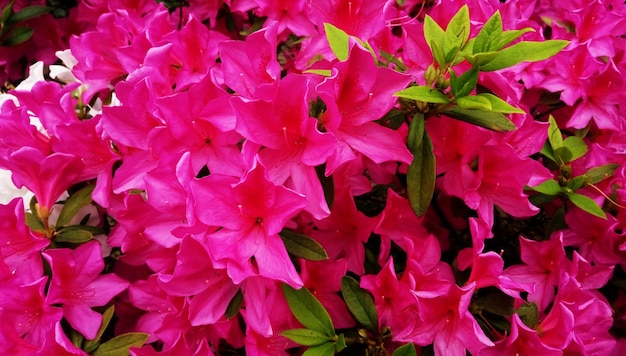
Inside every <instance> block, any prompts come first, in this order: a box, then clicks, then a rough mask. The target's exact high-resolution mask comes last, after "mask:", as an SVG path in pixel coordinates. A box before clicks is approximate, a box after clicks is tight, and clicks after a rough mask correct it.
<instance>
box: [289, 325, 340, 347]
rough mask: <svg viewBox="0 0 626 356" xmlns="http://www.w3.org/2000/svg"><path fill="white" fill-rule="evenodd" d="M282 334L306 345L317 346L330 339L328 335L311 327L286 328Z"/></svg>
mask: <svg viewBox="0 0 626 356" xmlns="http://www.w3.org/2000/svg"><path fill="white" fill-rule="evenodd" d="M280 334H281V335H282V336H284V337H286V338H287V339H289V340H291V341H293V342H295V343H298V344H300V345H304V346H317V345H321V344H324V343H327V342H328V341H329V338H328V336H327V335H325V334H323V333H320V332H319V331H315V330H311V329H291V330H285V331H283V332H282V333H280ZM331 341H332V340H331Z"/></svg>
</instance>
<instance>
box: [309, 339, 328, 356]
mask: <svg viewBox="0 0 626 356" xmlns="http://www.w3.org/2000/svg"><path fill="white" fill-rule="evenodd" d="M334 355H335V343H334V342H328V343H326V344H322V345H317V346H311V347H309V348H308V349H307V350H306V351H304V353H303V354H302V356H334Z"/></svg>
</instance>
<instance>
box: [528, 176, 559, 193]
mask: <svg viewBox="0 0 626 356" xmlns="http://www.w3.org/2000/svg"><path fill="white" fill-rule="evenodd" d="M530 188H531V189H533V190H534V191H536V192H539V193H543V194H546V195H559V194H561V186H560V185H559V183H557V181H555V180H554V179H548V180H547V181H545V182H543V183H541V184H539V185H537V186H535V187H530Z"/></svg>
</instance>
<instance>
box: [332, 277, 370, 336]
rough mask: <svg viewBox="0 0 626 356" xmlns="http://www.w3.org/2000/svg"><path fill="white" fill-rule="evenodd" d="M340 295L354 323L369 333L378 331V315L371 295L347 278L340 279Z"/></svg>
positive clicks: (353, 280)
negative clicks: (352, 316)
mask: <svg viewBox="0 0 626 356" xmlns="http://www.w3.org/2000/svg"><path fill="white" fill-rule="evenodd" d="M341 294H342V295H343V300H345V301H346V305H347V306H348V310H350V312H351V313H352V315H354V318H355V319H356V321H357V322H359V324H361V325H363V326H364V327H366V328H367V329H369V330H371V331H378V314H377V313H376V305H375V304H374V298H373V297H372V295H371V294H369V292H367V291H366V290H364V289H362V288H361V287H360V286H359V282H357V281H356V280H355V279H354V278H352V277H349V276H344V277H343V278H341Z"/></svg>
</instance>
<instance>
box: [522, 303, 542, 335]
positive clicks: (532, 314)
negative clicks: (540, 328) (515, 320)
mask: <svg viewBox="0 0 626 356" xmlns="http://www.w3.org/2000/svg"><path fill="white" fill-rule="evenodd" d="M517 315H519V317H520V319H522V321H523V322H524V324H525V325H526V326H528V327H529V328H531V329H533V328H534V327H535V326H536V325H537V323H538V322H539V308H538V307H537V304H535V303H532V302H530V303H529V302H526V303H524V304H522V305H520V307H519V308H517Z"/></svg>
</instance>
